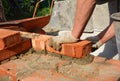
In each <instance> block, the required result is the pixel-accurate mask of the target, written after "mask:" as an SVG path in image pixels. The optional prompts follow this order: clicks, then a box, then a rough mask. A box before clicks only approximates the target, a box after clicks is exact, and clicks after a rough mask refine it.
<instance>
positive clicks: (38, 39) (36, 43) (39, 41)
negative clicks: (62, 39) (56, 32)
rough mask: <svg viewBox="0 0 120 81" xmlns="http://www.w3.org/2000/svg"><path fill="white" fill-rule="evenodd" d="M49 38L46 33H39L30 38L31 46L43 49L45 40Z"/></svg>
mask: <svg viewBox="0 0 120 81" xmlns="http://www.w3.org/2000/svg"><path fill="white" fill-rule="evenodd" d="M49 38H51V36H48V35H39V36H34V37H33V38H32V47H33V48H35V49H37V50H44V49H45V44H46V41H47V40H48V39H49Z"/></svg>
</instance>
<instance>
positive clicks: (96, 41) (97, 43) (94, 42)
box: [86, 36, 103, 51]
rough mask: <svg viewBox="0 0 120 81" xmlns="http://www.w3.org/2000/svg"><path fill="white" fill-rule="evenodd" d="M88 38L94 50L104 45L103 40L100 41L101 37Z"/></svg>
mask: <svg viewBox="0 0 120 81" xmlns="http://www.w3.org/2000/svg"><path fill="white" fill-rule="evenodd" d="M86 40H89V41H91V42H92V51H95V50H97V49H98V48H99V47H101V46H102V45H103V43H102V41H100V39H99V37H97V36H91V37H87V38H86Z"/></svg>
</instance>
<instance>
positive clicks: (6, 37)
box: [0, 29, 21, 50]
mask: <svg viewBox="0 0 120 81" xmlns="http://www.w3.org/2000/svg"><path fill="white" fill-rule="evenodd" d="M20 42H21V36H20V33H19V32H18V31H13V30H7V29H0V50H3V49H6V48H8V47H11V46H14V45H16V44H18V43H20Z"/></svg>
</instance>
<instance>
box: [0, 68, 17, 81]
mask: <svg viewBox="0 0 120 81" xmlns="http://www.w3.org/2000/svg"><path fill="white" fill-rule="evenodd" d="M0 81H17V78H16V76H15V75H13V74H12V73H10V72H9V71H7V69H4V68H2V67H0Z"/></svg>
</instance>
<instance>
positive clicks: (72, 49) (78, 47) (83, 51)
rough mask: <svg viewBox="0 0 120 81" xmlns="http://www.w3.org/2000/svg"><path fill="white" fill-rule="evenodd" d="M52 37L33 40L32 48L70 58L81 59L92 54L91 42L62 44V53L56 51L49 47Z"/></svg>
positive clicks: (39, 37)
mask: <svg viewBox="0 0 120 81" xmlns="http://www.w3.org/2000/svg"><path fill="white" fill-rule="evenodd" d="M50 38H51V36H48V35H40V36H35V37H33V38H32V47H33V48H35V49H37V50H45V48H46V50H47V51H49V52H54V53H57V54H62V55H66V56H70V57H76V58H81V57H83V56H86V55H87V54H89V53H90V52H91V42H90V41H87V40H82V41H80V42H77V43H71V44H62V49H61V51H56V50H54V49H53V48H52V47H50V46H49V40H48V39H50Z"/></svg>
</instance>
